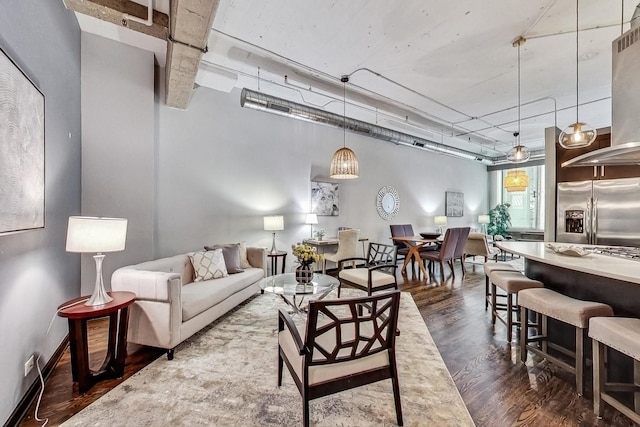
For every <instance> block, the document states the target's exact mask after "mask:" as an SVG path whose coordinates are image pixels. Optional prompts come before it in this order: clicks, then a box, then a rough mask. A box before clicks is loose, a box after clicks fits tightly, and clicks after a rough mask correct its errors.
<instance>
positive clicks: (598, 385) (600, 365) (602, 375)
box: [592, 340, 606, 419]
mask: <svg viewBox="0 0 640 427" xmlns="http://www.w3.org/2000/svg"><path fill="white" fill-rule="evenodd" d="M592 341H593V412H595V414H596V415H597V416H598V418H600V419H602V414H603V413H604V405H603V404H602V399H601V398H600V393H601V392H602V391H603V390H604V383H605V381H606V370H605V366H604V346H603V345H602V344H601V343H600V342H599V341H596V340H592Z"/></svg>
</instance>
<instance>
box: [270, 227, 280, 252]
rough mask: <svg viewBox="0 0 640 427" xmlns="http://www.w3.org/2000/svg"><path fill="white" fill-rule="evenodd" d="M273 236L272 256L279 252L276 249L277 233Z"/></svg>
mask: <svg viewBox="0 0 640 427" xmlns="http://www.w3.org/2000/svg"><path fill="white" fill-rule="evenodd" d="M272 234H273V241H272V242H271V253H272V254H277V253H278V250H277V249H276V233H275V232H274V233H272Z"/></svg>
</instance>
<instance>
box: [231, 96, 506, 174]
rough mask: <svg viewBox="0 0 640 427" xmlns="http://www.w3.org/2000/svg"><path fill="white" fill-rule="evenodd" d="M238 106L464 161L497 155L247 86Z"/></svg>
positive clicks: (490, 160)
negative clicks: (414, 134)
mask: <svg viewBox="0 0 640 427" xmlns="http://www.w3.org/2000/svg"><path fill="white" fill-rule="evenodd" d="M240 105H241V106H242V107H247V108H253V109H254V110H260V111H266V112H269V113H274V114H278V115H281V116H286V117H291V118H295V119H298V120H304V121H307V122H313V123H320V124H324V125H328V126H334V127H337V128H340V129H342V128H346V130H349V131H351V132H354V133H357V134H360V135H364V136H369V137H371V138H377V139H381V140H383V141H388V142H392V143H394V144H401V145H407V146H410V147H415V148H420V149H422V150H425V151H431V152H435V153H441V154H447V155H450V156H454V157H458V158H463V159H467V160H476V161H479V162H482V163H484V164H486V165H493V164H495V163H496V161H497V160H498V158H492V157H488V156H484V155H481V154H476V153H473V152H471V151H466V150H462V149H458V148H453V147H449V146H448V145H444V144H440V143H438V142H434V141H430V140H427V139H424V138H420V137H417V136H413V135H409V134H406V133H402V132H397V131H395V130H391V129H387V128H384V127H382V126H378V125H374V124H371V123H367V122H363V121H361V120H357V119H352V118H349V117H346V118H345V117H343V116H341V115H338V114H334V113H331V112H328V111H324V110H321V109H318V108H314V107H309V106H306V105H302V104H298V103H295V102H292V101H287V100H285V99H281V98H276V97H275V96H271V95H266V94H264V93H260V92H256V91H253V90H250V89H247V88H244V89H242V94H241V95H240Z"/></svg>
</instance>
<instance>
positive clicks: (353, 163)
mask: <svg viewBox="0 0 640 427" xmlns="http://www.w3.org/2000/svg"><path fill="white" fill-rule="evenodd" d="M340 81H341V82H342V84H343V91H344V92H343V96H344V103H343V116H342V117H343V119H344V122H343V125H342V130H343V146H342V148H340V149H339V150H338V151H336V152H335V153H334V154H333V158H332V159H331V167H330V169H329V176H330V177H331V178H333V179H353V178H357V177H358V175H359V174H360V171H359V168H358V159H357V158H356V153H354V152H353V150H351V149H349V148H347V82H348V81H349V76H342V78H341V79H340Z"/></svg>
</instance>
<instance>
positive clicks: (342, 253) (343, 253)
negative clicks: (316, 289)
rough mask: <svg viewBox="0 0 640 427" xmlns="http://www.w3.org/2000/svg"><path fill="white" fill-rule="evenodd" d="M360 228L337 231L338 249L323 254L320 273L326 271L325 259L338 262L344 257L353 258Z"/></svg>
mask: <svg viewBox="0 0 640 427" xmlns="http://www.w3.org/2000/svg"><path fill="white" fill-rule="evenodd" d="M359 234H360V230H356V229H353V228H351V229H349V230H340V231H338V250H337V251H336V252H333V253H326V254H324V260H323V261H322V274H325V273H326V272H327V261H331V262H335V263H336V264H338V262H339V261H340V260H342V259H345V258H355V257H356V255H357V251H358V236H359Z"/></svg>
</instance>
